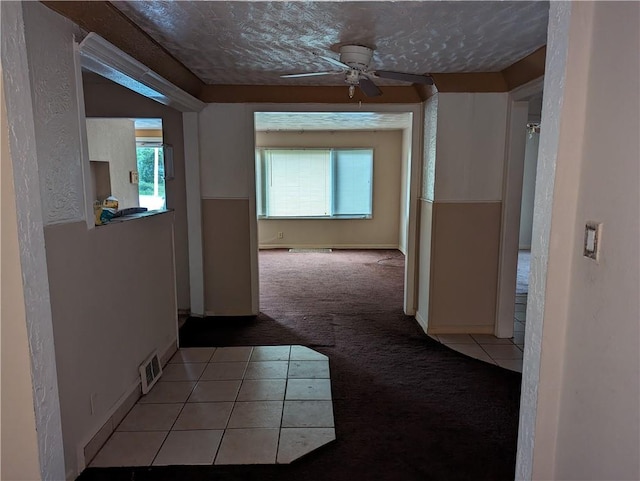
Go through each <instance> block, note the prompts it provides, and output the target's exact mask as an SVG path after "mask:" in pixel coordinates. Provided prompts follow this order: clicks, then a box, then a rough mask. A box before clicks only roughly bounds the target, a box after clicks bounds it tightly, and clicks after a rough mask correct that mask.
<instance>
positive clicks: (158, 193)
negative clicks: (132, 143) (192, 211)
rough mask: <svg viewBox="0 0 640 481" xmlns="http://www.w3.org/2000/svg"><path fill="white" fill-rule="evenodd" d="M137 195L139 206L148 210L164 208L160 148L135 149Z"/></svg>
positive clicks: (162, 161)
mask: <svg viewBox="0 0 640 481" xmlns="http://www.w3.org/2000/svg"><path fill="white" fill-rule="evenodd" d="M136 154H137V163H138V193H139V196H138V197H139V200H140V206H141V207H146V208H147V209H149V210H155V209H163V208H164V206H165V198H166V196H165V182H164V149H163V148H162V146H161V145H160V146H152V147H137V148H136Z"/></svg>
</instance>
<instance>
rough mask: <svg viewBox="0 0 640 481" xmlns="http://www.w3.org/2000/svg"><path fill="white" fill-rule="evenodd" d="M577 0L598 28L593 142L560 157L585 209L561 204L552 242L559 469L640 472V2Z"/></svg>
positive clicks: (587, 132) (590, 475)
mask: <svg viewBox="0 0 640 481" xmlns="http://www.w3.org/2000/svg"><path fill="white" fill-rule="evenodd" d="M574 8H575V9H576V12H577V13H578V14H579V13H580V12H581V10H587V11H589V13H590V14H591V15H592V20H591V21H592V29H593V30H592V32H593V33H592V35H590V36H588V37H587V36H584V37H582V38H581V40H582V44H583V45H589V46H590V48H589V49H588V52H589V53H590V55H589V65H588V71H587V76H586V78H584V79H583V80H582V81H583V82H585V83H586V97H585V98H584V99H583V101H584V102H585V108H586V112H585V114H586V115H585V122H584V132H583V134H582V136H580V137H578V138H581V139H582V142H583V149H582V152H581V153H579V155H576V156H571V157H568V158H564V157H563V158H562V159H561V158H559V160H558V162H559V163H560V162H570V163H571V166H569V167H568V170H569V169H570V170H571V171H572V173H575V174H576V175H575V177H573V178H572V179H569V178H566V177H564V176H563V177H562V178H559V179H558V185H557V186H556V189H558V190H559V189H561V188H562V186H563V183H564V182H573V183H576V184H578V186H579V187H578V191H577V197H576V199H575V201H576V212H575V216H572V218H570V217H564V216H563V212H564V210H563V209H562V207H561V206H559V205H558V206H554V211H553V212H554V215H556V214H557V215H558V216H559V219H558V221H565V222H571V223H573V227H574V235H573V236H572V237H571V238H568V239H567V242H565V243H563V247H564V246H566V248H565V249H563V248H562V247H560V246H557V248H556V246H555V245H554V244H552V247H551V254H553V253H555V252H557V253H558V254H560V252H559V251H566V255H567V256H569V258H570V262H571V285H570V291H569V296H568V299H567V301H566V304H567V312H566V321H565V322H566V343H565V346H564V359H565V361H564V370H563V382H562V388H561V392H560V393H559V401H560V406H559V423H558V431H557V443H558V444H557V458H556V466H555V477H556V479H581V480H588V479H590V480H597V479H640V462H639V458H638V453H639V452H640V411H639V410H638V406H640V376H638V366H640V356H639V349H638V348H639V344H640V323H639V322H638V320H639V319H640V304H639V303H640V300H639V297H638V292H640V255H639V253H638V239H640V217H639V216H638V207H639V206H640V192H639V189H640V187H639V185H638V179H640V163H639V162H638V159H640V145H639V144H638V132H640V111H639V110H638V105H640V90H639V88H638V86H639V85H640V61H639V58H640V57H639V56H638V48H637V47H638V45H640V4H638V3H636V2H629V3H626V2H619V3H618V2H616V3H606V4H605V3H599V2H596V3H594V4H589V5H587V6H583V5H575V6H574ZM581 33H583V31H582V30H581V31H576V35H581ZM602 72H607V76H606V78H605V77H604V76H603V75H602ZM612 86H615V88H612ZM563 114H564V115H570V114H571V112H563ZM563 141H564V142H575V141H576V138H571V139H569V138H567V139H566V140H565V139H564V138H563V137H561V141H560V142H561V143H560V147H559V148H560V149H562V148H563ZM567 173H569V172H567ZM587 221H596V222H600V223H602V226H603V232H602V238H601V247H600V259H599V260H598V261H597V262H596V261H593V260H591V259H588V258H586V257H583V255H582V245H583V238H584V237H583V236H584V225H585V223H586V222H587ZM553 222H554V223H555V219H554V221H553ZM552 236H553V230H552ZM542 347H543V350H544V348H545V343H544V340H543V345H542ZM543 352H544V351H543ZM540 387H541V388H542V389H544V388H545V384H544V380H541V386H540ZM538 415H544V412H540V410H539V411H538Z"/></svg>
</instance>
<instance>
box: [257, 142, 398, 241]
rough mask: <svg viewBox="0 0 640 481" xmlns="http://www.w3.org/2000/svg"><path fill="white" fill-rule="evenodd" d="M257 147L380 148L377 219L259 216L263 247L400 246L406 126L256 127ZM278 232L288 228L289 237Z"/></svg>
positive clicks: (375, 185)
mask: <svg viewBox="0 0 640 481" xmlns="http://www.w3.org/2000/svg"><path fill="white" fill-rule="evenodd" d="M256 146H257V147H309V148H313V147H327V148H330V147H336V148H339V147H344V148H350V147H354V148H355V147H366V148H373V150H374V154H373V156H374V165H373V217H372V218H371V219H339V220H328V219H322V220H312V219H261V220H259V221H258V242H259V244H260V246H261V247H335V248H367V247H369V248H391V249H397V248H398V242H399V239H398V232H399V230H400V217H399V216H400V206H401V183H402V179H401V172H402V164H403V160H402V154H403V134H402V131H400V130H380V131H331V132H326V131H307V132H303V133H300V132H256ZM405 224H406V221H405ZM278 232H282V233H283V236H284V237H283V239H278Z"/></svg>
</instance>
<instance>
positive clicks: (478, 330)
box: [428, 325, 495, 334]
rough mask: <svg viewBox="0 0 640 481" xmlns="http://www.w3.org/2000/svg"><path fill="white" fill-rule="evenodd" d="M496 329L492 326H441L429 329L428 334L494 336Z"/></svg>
mask: <svg viewBox="0 0 640 481" xmlns="http://www.w3.org/2000/svg"><path fill="white" fill-rule="evenodd" d="M494 329H495V327H494V326H492V325H490V326H473V325H468V326H440V327H431V326H430V327H429V332H428V334H493V333H494Z"/></svg>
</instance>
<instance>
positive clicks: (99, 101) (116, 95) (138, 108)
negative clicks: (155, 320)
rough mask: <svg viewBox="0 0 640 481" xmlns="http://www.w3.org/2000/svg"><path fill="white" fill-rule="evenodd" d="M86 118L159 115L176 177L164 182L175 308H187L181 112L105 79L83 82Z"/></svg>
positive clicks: (186, 252) (186, 257)
mask: <svg viewBox="0 0 640 481" xmlns="http://www.w3.org/2000/svg"><path fill="white" fill-rule="evenodd" d="M84 101H85V110H86V115H87V117H126V118H160V119H162V130H163V134H164V138H163V140H164V142H165V143H167V144H170V145H173V161H174V168H175V179H174V180H169V181H167V182H166V186H165V188H166V194H167V207H168V208H169V209H174V210H175V213H176V216H175V248H176V253H175V257H176V281H177V292H178V308H179V309H189V306H190V302H191V301H190V295H189V250H188V232H187V197H186V187H185V166H184V141H183V132H182V114H181V113H180V112H178V111H177V110H175V109H172V108H170V107H167V106H166V105H162V104H159V103H158V102H155V101H153V100H151V99H148V98H146V97H142V96H141V95H138V94H136V93H135V92H132V91H131V90H128V89H126V88H124V87H121V86H120V85H116V84H114V83H113V82H110V81H108V80H106V79H103V80H102V81H100V82H98V83H95V82H91V83H88V82H85V83H84Z"/></svg>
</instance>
